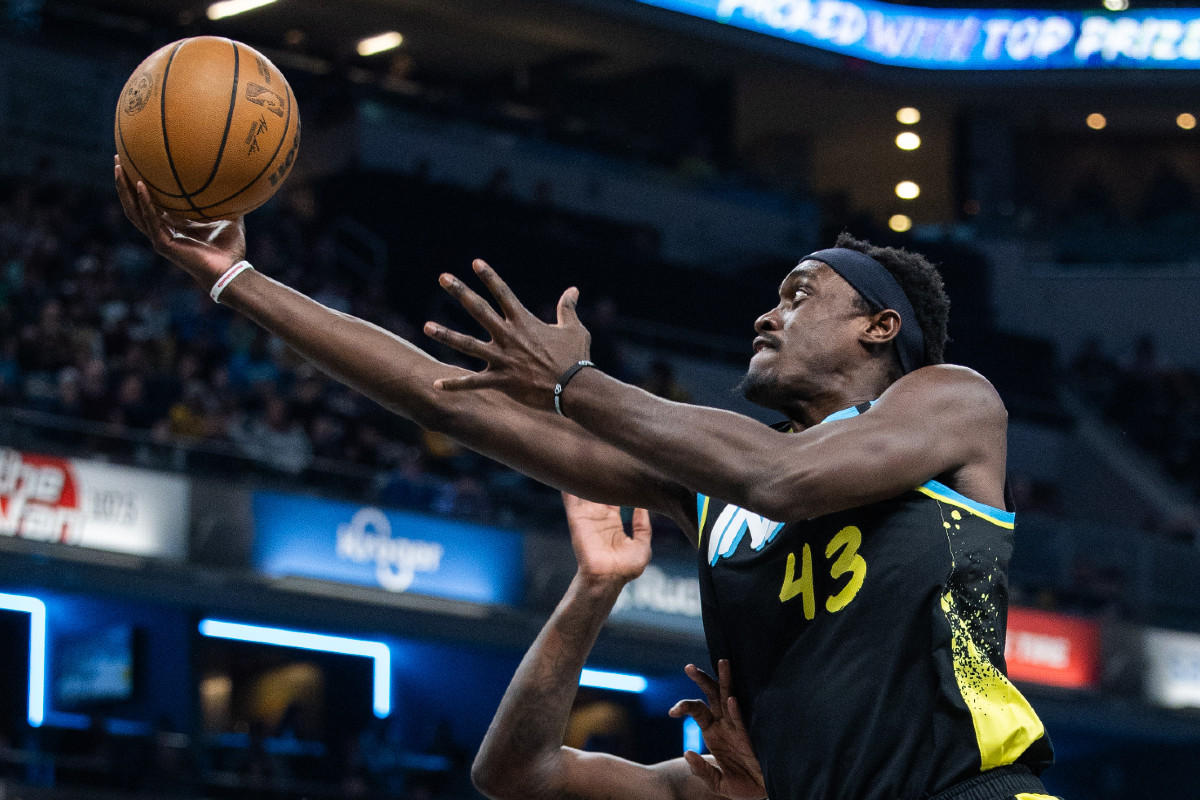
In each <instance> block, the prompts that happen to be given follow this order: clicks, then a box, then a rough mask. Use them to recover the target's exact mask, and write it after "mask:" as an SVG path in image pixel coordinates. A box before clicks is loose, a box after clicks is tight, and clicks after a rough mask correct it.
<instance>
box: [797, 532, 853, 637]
mask: <svg viewBox="0 0 1200 800" xmlns="http://www.w3.org/2000/svg"><path fill="white" fill-rule="evenodd" d="M861 546H862V531H860V530H859V529H858V528H857V527H856V526H854V525H847V526H846V527H845V528H842V529H841V530H840V531H838V532H837V533H836V534H834V536H833V538H832V539H830V540H829V544H827V545H826V546H825V558H826V559H833V564H831V565H830V567H829V575H830V577H832V578H833V579H834V580H837V579H838V578H840V577H842V576H843V575H845V574H846V573H850V580H849V582H848V583H847V584H846V585H845V586H844V587H842V590H841V591H840V592H838V593H837V594H835V595H833V596H832V597H828V598H826V599H825V608H826V610H828V611H829V612H830V613H833V612H836V611H841V610H842V609H843V608H845V607H846V606H848V605H850V601H851V600H853V599H854V597H855V595H857V594H858V590H859V589H861V588H862V585H863V580H865V579H866V577H867V562H866V560H865V559H864V558H863V557H862V556H861V555H859V553H858V548H859V547H861ZM838 551H841V552H840V553H839V552H838ZM835 553H837V558H834V554H835ZM800 560H801V564H800V577H799V578H797V577H796V554H795V553H788V558H787V572H785V573H784V576H783V588H781V589H780V590H779V602H781V603H786V602H787V601H788V600H791V599H792V598H794V597H796V596H797V595H799V596H800V597H801V601H802V602H803V603H804V618H805V619H812V618H813V617H815V616H816V615H817V598H816V595H815V593H814V590H813V565H812V548H811V547H809V546H808V543H807V542H806V543H805V544H804V550H802V551H801V554H800Z"/></svg>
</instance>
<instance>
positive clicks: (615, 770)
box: [471, 496, 765, 800]
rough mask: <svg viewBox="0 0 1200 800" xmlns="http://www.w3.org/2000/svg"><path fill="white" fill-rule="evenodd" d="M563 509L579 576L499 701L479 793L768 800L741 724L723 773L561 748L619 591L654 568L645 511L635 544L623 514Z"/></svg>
mask: <svg viewBox="0 0 1200 800" xmlns="http://www.w3.org/2000/svg"><path fill="white" fill-rule="evenodd" d="M564 502H565V503H566V505H567V518H568V520H569V522H570V525H571V542H572V545H573V546H574V547H575V553H576V558H577V560H578V562H579V570H578V572H577V573H576V575H575V579H574V580H573V581H572V583H571V587H570V589H568V590H567V594H566V596H565V597H563V599H562V601H561V602H560V603H559V604H558V608H556V609H555V611H554V614H553V615H552V616H551V617H550V620H549V621H548V622H547V623H546V625H545V627H543V628H542V631H541V633H540V634H539V635H538V637H537V640H536V641H534V643H533V645H532V646H531V647H530V649H529V651H528V652H527V653H526V654H525V657H524V659H522V661H521V665H520V666H519V667H518V668H517V672H516V674H515V675H514V676H513V679H512V682H511V683H510V684H509V686H508V690H507V691H506V692H505V694H504V699H503V700H502V701H501V702H500V708H499V709H498V710H497V712H496V716H495V718H494V719H493V720H492V724H491V726H490V727H489V728H488V732H487V736H486V737H484V740H483V744H482V745H481V746H480V748H479V753H478V755H477V756H476V758H475V764H474V766H473V767H472V770H471V777H472V780H473V781H474V783H475V785H476V787H477V788H478V789H479V790H480V791H481V792H483V793H484V794H486V795H488V796H489V797H491V798H494V800H551V799H552V798H553V799H557V800H608V799H610V798H638V800H717V798H719V797H722V796H726V795H728V796H731V797H737V798H744V799H752V798H760V797H762V796H763V795H765V792H764V791H762V782H761V773H760V772H759V771H758V764H757V761H756V760H755V759H754V756H753V752H752V751H751V750H750V747H749V742H748V741H746V737H745V732H744V729H742V728H741V727H740V720H739V721H738V728H737V731H738V734H739V735H737V736H732V737H728V738H729V739H732V740H738V741H734V742H732V743H733V744H734V745H737V744H738V743H739V741H740V743H741V744H743V745H744V747H743V748H742V749H741V752H740V753H739V755H738V757H737V758H736V759H735V760H736V761H737V762H738V763H736V764H733V765H730V766H732V767H733V769H725V770H722V769H720V768H719V767H718V766H717V765H716V764H715V763H714V762H712V761H706V760H705V759H703V758H702V757H701V756H699V755H697V754H695V753H691V754H689V759H691V760H692V761H693V762H694V764H692V765H689V762H688V760H685V759H683V758H678V759H673V760H671V761H666V762H662V763H660V764H654V765H651V766H646V765H642V764H637V763H634V762H632V761H628V760H625V759H622V758H617V757H615V756H610V755H605V754H600V753H586V752H582V751H579V750H575V749H572V748H569V747H564V746H563V744H562V741H563V736H564V734H565V732H566V728H567V720H568V717H569V716H570V712H571V705H572V703H573V701H574V699H575V693H576V691H577V690H578V686H579V674H580V671H581V670H582V668H583V665H584V662H585V661H586V660H587V657H588V654H589V653H590V652H591V649H592V646H593V645H594V644H595V642H596V637H597V636H598V635H599V633H600V628H601V627H602V626H603V624H604V620H605V619H606V618H607V617H608V614H609V612H610V611H611V610H612V607H613V604H614V603H615V602H616V600H617V597H618V595H620V593H621V589H622V587H624V585H625V584H626V583H628V582H629V581H631V580H633V579H634V578H636V577H637V576H638V575H640V574H641V572H642V570H643V569H645V567H646V564H647V563H648V562H649V560H650V525H649V519H648V517H647V516H646V512H645V511H637V512H635V514H634V525H633V529H634V535H633V537H632V538H630V537H628V536H626V534H625V531H624V529H623V528H622V525H621V519H620V514H619V510H618V509H617V508H615V507H611V506H603V505H599V504H596V503H589V502H587V501H584V500H580V499H579V498H574V497H569V496H565V497H564ZM722 677H723V679H726V680H727V676H725V675H723V676H722ZM706 691H710V690H709V689H706ZM711 691H715V689H713V690H711ZM689 702H690V703H694V704H697V705H698V706H699V708H690V707H689V706H688V703H680V704H679V706H677V707H676V710H673V712H672V713H673V714H676V715H681V714H680V711H679V710H680V709H682V711H683V713H689V714H693V716H696V718H697V719H698V720H701V721H702V723H701V724H702V725H704V723H705V722H707V723H708V725H704V726H705V727H706V729H708V730H713V731H714V732H716V731H715V729H712V728H709V725H711V724H712V721H711V714H708V713H707V712H709V708H708V707H707V706H704V704H703V703H700V702H699V701H689ZM697 712H698V713H697ZM706 717H707V718H706ZM706 736H708V733H706ZM693 770H696V772H697V774H698V775H703V776H704V777H697V775H694V774H693ZM710 787H711V788H710ZM718 789H719V790H720V791H721V792H723V793H724V794H718V793H717V791H716V790H718Z"/></svg>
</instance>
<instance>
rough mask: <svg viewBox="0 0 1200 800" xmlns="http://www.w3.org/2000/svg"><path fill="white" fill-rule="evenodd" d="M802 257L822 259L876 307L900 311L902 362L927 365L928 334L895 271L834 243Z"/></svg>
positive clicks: (906, 366) (898, 342) (913, 366)
mask: <svg viewBox="0 0 1200 800" xmlns="http://www.w3.org/2000/svg"><path fill="white" fill-rule="evenodd" d="M800 260H801V261H809V260H812V261H820V262H821V263H822V264H827V265H829V268H830V269H832V270H833V271H834V272H836V273H837V274H838V275H841V276H842V278H843V279H844V280H845V281H846V283H848V284H850V285H851V286H853V287H854V289H855V291H857V292H858V293H859V294H860V295H862V298H863V299H864V300H866V301H867V303H868V304H869V305H870V306H871V307H872V308H873V309H876V310H879V311H882V310H884V309H889V308H890V309H891V310H892V311H895V312H896V313H897V314H899V315H900V333H899V335H898V336H896V350H897V352H898V353H899V354H900V366H901V368H902V369H903V370H904V372H905V373H906V374H907V373H909V372H912V371H913V370H914V369H917V368H918V367H923V366H925V334H923V333H922V332H921V326H920V325H919V324H918V323H917V312H916V311H914V310H913V306H912V303H911V302H910V301H909V299H908V295H906V294H905V293H904V289H903V288H902V287H901V286H900V283H899V282H898V281H897V280H896V278H895V277H893V275H892V273H890V272H888V271H887V269H886V268H885V267H884V266H883V264H880V263H879V262H878V261H876V260H875V259H873V258H871V257H870V256H869V255H867V254H866V253H860V252H859V251H857V250H851V249H849V248H846V247H834V248H830V249H829V250H818V251H817V252H815V253H809V254H808V255H806V256H805V257H804V258H802V259H800Z"/></svg>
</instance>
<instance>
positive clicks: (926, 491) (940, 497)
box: [917, 486, 1016, 531]
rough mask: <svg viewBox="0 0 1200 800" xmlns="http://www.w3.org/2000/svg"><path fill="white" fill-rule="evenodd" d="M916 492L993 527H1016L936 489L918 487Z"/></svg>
mask: <svg viewBox="0 0 1200 800" xmlns="http://www.w3.org/2000/svg"><path fill="white" fill-rule="evenodd" d="M917 491H918V492H920V493H921V494H923V495H926V496H927V497H932V498H933V499H934V500H937V501H939V502H942V503H949V504H950V505H952V506H957V507H958V508H961V509H963V510H964V511H969V512H970V513H972V514H974V515H975V516H977V517H979V518H980V519H986V520H987V521H988V522H991V523H993V524H995V525H999V526H1000V527H1001V528H1008V529H1009V530H1010V531H1011V530H1013V529H1014V528H1015V527H1016V526H1015V525H1014V524H1013V523H1012V522H1010V521H1008V520H1003V519H1000V518H999V517H997V516H995V515H993V514H989V513H987V512H986V511H984V510H982V509H979V508H976V507H974V506H971V505H968V504H967V503H964V502H963V501H962V500H958V499H956V498H954V497H951V496H949V495H947V494H943V493H942V492H939V491H937V490H936V489H931V488H929V486H918V487H917Z"/></svg>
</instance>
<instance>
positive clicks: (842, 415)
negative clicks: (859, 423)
mask: <svg viewBox="0 0 1200 800" xmlns="http://www.w3.org/2000/svg"><path fill="white" fill-rule="evenodd" d="M859 405H861V403H860V404H859ZM867 405H869V406H872V405H875V401H874V400H870V401H868V402H867ZM860 413H861V412H860V411H859V410H858V406H850V407H849V408H843V409H842V410H841V411H835V412H833V413H832V414H830V415H829V416H828V417H826V418H825V419H823V420H821V422H820V423H819V424H824V423H826V422H835V421H837V420H839V419H850V418H851V417H857V416H858V415H859V414H860Z"/></svg>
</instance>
